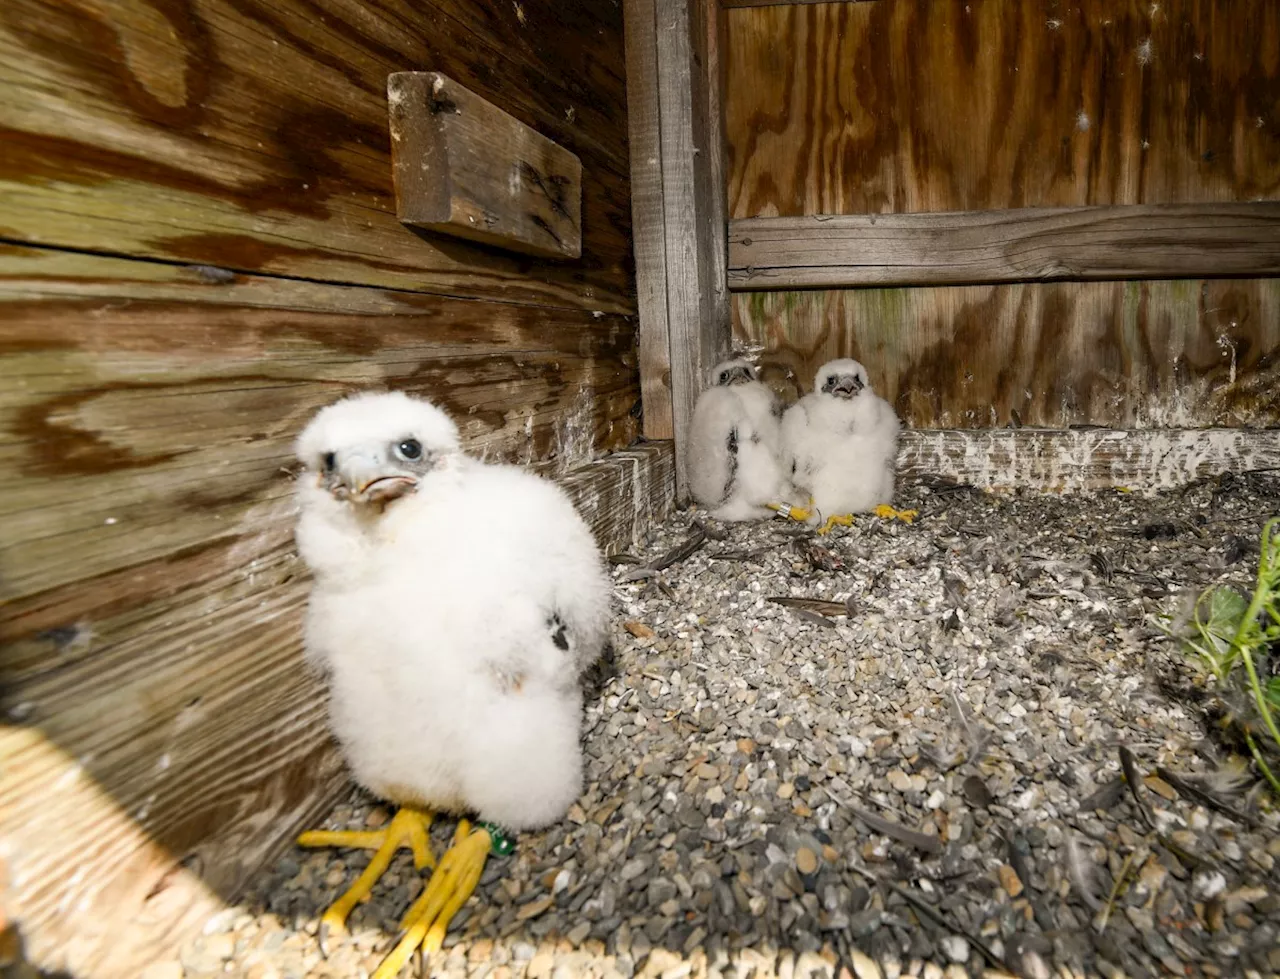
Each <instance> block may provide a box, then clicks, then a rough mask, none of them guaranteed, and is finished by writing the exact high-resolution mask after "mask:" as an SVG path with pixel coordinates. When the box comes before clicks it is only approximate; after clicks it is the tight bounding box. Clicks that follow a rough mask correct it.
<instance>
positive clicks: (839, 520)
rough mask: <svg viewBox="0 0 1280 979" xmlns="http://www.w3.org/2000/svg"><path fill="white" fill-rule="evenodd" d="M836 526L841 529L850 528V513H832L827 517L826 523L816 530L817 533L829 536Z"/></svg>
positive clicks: (851, 522) (851, 518)
mask: <svg viewBox="0 0 1280 979" xmlns="http://www.w3.org/2000/svg"><path fill="white" fill-rule="evenodd" d="M837 524H838V525H839V526H841V527H852V526H853V514H852V513H833V514H832V515H831V516H829V517H827V522H826V523H824V524H823V525H822V526H821V527H819V528H818V533H819V534H829V533H831V531H832V529H833V528H834V527H835V526H836V525H837Z"/></svg>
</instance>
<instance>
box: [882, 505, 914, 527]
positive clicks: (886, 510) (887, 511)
mask: <svg viewBox="0 0 1280 979" xmlns="http://www.w3.org/2000/svg"><path fill="white" fill-rule="evenodd" d="M871 512H872V513H874V514H875V515H876V516H877V517H880V518H882V519H884V520H901V521H902V522H903V523H911V522H912V521H913V520H915V518H916V517H918V516H920V511H919V510H895V509H894V508H893V507H891V506H889V504H887V503H881V504H880V505H879V506H878V507H876V508H875V509H874V510H872V511H871Z"/></svg>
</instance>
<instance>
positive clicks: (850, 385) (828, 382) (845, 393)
mask: <svg viewBox="0 0 1280 979" xmlns="http://www.w3.org/2000/svg"><path fill="white" fill-rule="evenodd" d="M859 366H861V365H859ZM866 386H867V382H866V381H865V380H864V379H863V377H862V376H861V375H860V374H859V373H858V371H857V370H851V371H832V372H831V373H829V374H828V375H827V376H826V377H825V378H823V381H822V388H821V390H822V392H823V393H824V394H830V395H833V396H834V397H837V398H843V399H844V400H846V401H848V400H849V399H850V398H853V397H857V396H858V395H859V394H861V393H862V389H863V388H865V387H866Z"/></svg>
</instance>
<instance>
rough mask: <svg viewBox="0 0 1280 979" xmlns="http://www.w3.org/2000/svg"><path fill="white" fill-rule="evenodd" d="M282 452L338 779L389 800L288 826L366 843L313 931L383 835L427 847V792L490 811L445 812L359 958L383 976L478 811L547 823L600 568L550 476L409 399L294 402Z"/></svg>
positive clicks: (572, 794)
mask: <svg viewBox="0 0 1280 979" xmlns="http://www.w3.org/2000/svg"><path fill="white" fill-rule="evenodd" d="M297 454H298V458H299V459H300V460H301V462H302V463H303V465H304V466H305V467H306V470H305V472H304V473H303V474H302V476H301V477H300V478H299V480H298V490H297V492H298V499H299V504H300V511H301V512H300V517H299V522H298V528H297V540H298V546H299V550H300V552H301V554H302V557H303V559H304V560H305V561H306V563H307V565H308V566H309V567H310V568H311V571H312V573H313V574H314V577H315V583H314V585H313V587H312V591H311V598H310V603H309V607H308V613H307V622H306V645H307V650H308V654H309V656H310V657H312V658H313V660H314V661H316V662H317V663H318V664H319V665H321V666H322V667H323V668H324V670H325V672H326V674H327V678H328V684H329V690H330V699H331V706H330V721H331V725H332V728H333V731H334V734H335V735H336V737H337V739H338V741H339V743H340V744H341V747H342V751H343V754H344V755H345V757H346V759H347V761H348V763H349V765H350V767H351V769H352V771H353V773H354V775H355V778H356V780H357V781H359V782H360V783H361V784H362V785H364V786H365V787H367V788H368V789H369V790H370V791H372V792H374V793H376V794H377V795H379V796H381V797H383V798H385V799H388V800H390V801H392V802H395V803H397V804H399V805H400V806H402V807H404V808H402V809H401V810H400V812H399V813H398V814H397V816H396V818H395V819H394V820H393V821H392V822H391V824H389V826H388V827H387V829H386V830H383V831H380V832H376V833H365V834H343V833H337V834H334V833H309V834H304V835H303V837H302V838H300V840H299V842H300V843H302V844H303V845H306V846H328V845H357V846H365V847H369V848H376V849H377V850H378V853H377V855H375V857H374V859H373V860H372V861H371V862H370V866H369V869H368V870H367V871H366V872H365V875H363V876H362V877H361V879H360V880H359V881H357V882H356V884H355V885H353V887H352V890H351V891H350V892H348V894H346V895H344V896H343V897H342V898H340V899H339V901H338V902H337V903H336V904H334V905H333V907H331V908H330V909H329V910H328V911H327V912H326V914H325V916H324V919H323V920H324V925H325V926H326V932H330V931H337V932H340V931H341V930H342V928H343V925H344V922H345V918H346V915H347V913H348V912H349V911H350V909H351V908H352V907H354V905H355V903H356V902H357V901H358V900H359V899H360V898H361V896H362V895H363V894H364V893H367V891H368V889H369V887H371V886H372V885H373V882H374V881H375V880H376V879H377V877H378V876H379V875H380V874H381V873H382V871H384V870H385V869H386V862H387V860H389V859H390V855H391V854H392V853H393V852H394V851H395V849H396V848H397V847H398V846H400V845H409V846H411V847H412V848H413V850H414V853H415V856H416V858H417V862H418V864H419V866H420V867H421V866H423V865H424V864H429V863H431V862H432V858H431V854H430V851H429V849H428V848H427V842H426V839H427V836H426V833H427V830H428V829H429V825H430V819H431V813H432V811H445V812H452V813H459V814H461V813H468V812H473V813H476V814H478V816H479V817H480V819H482V820H485V821H488V822H489V823H491V824H494V825H493V826H491V827H490V826H486V827H485V828H481V829H478V830H476V831H475V832H470V831H469V827H468V826H467V824H466V823H465V821H464V822H461V823H460V824H459V833H458V837H457V839H456V840H455V846H454V847H453V849H451V850H450V851H449V852H448V853H447V854H445V856H444V857H443V858H442V861H441V864H440V866H439V867H438V868H437V869H436V870H435V872H434V873H433V875H432V878H431V881H430V884H429V886H428V887H427V888H426V889H425V890H424V892H423V896H422V898H420V899H419V901H418V903H416V904H415V905H414V907H413V908H412V909H410V911H409V913H408V914H407V915H406V917H405V921H404V923H403V927H404V928H405V929H406V935H405V938H404V940H403V941H402V942H401V943H400V945H399V946H397V949H396V950H395V951H393V953H392V955H391V956H390V957H389V958H388V959H387V961H386V962H384V963H383V966H382V967H381V968H380V970H379V972H378V973H377V975H379V976H382V975H387V976H390V975H395V974H397V973H398V970H399V968H400V965H402V964H403V961H404V960H405V959H407V958H408V956H409V955H411V954H412V952H413V950H414V948H415V947H417V945H418V944H420V943H421V944H422V945H423V947H424V948H425V949H426V951H427V952H431V951H435V950H436V949H438V948H439V943H440V941H442V940H443V936H444V930H445V928H447V926H448V920H449V918H451V917H452V914H453V912H454V911H456V910H457V908H458V907H460V906H461V902H462V901H464V900H465V899H466V896H467V895H469V894H470V892H471V890H472V888H474V886H475V882H476V880H478V878H479V873H480V870H481V869H482V868H483V864H484V858H485V855H486V854H487V852H488V850H489V847H490V845H491V836H498V832H497V826H501V827H504V828H506V829H511V830H522V829H529V828H534V827H540V826H544V825H547V824H549V823H552V822H554V821H556V820H557V819H559V818H561V817H562V816H563V815H564V813H565V812H566V811H567V810H568V809H569V807H570V806H571V805H572V803H573V801H574V799H575V798H577V796H578V795H579V793H580V791H581V781H582V757H581V747H580V742H579V737H580V729H581V719H582V692H581V688H580V685H579V680H580V677H581V675H582V673H583V671H584V669H585V668H586V667H588V666H589V665H591V664H592V663H593V662H594V661H595V660H596V659H597V658H598V657H599V655H600V653H601V650H602V647H603V645H604V642H605V637H606V625H607V620H608V616H609V612H610V592H611V586H610V582H609V578H608V577H607V575H606V573H605V570H604V562H603V560H602V559H601V556H600V553H599V550H598V548H597V546H596V544H595V541H594V539H593V538H592V535H591V532H590V530H589V529H588V527H587V525H586V524H585V523H584V521H583V520H582V518H581V517H580V516H579V515H578V513H577V511H576V510H575V509H574V507H573V504H572V503H571V502H570V501H569V499H568V497H567V496H566V495H565V494H564V492H563V491H562V490H561V489H560V488H559V487H557V486H556V485H554V484H553V483H550V482H548V481H546V480H543V479H541V478H539V477H537V476H535V475H533V474H532V473H529V472H527V471H525V470H522V469H519V468H516V467H514V466H505V465H487V464H484V463H482V462H479V461H478V460H475V459H472V458H469V457H467V456H466V455H464V454H463V452H462V450H461V448H460V445H459V440H458V430H457V427H456V426H455V425H454V423H453V422H452V421H451V420H450V419H449V417H448V416H447V415H446V414H445V413H444V412H442V411H441V410H440V409H438V408H436V407H435V406H434V405H431V404H429V403H428V402H425V401H421V400H416V399H413V398H410V397H407V396H406V395H403V394H363V395H357V396H355V397H351V398H348V399H346V400H344V401H340V402H338V403H337V404H334V405H330V406H329V407H327V408H325V409H323V410H322V411H321V412H320V413H319V414H317V415H316V417H315V418H314V419H313V420H312V421H311V423H310V424H309V425H308V426H307V428H306V429H305V431H303V433H302V435H301V436H300V437H299V439H298V443H297ZM366 877H367V878H368V879H367V880H366ZM430 892H435V893H434V895H430ZM433 901H434V904H433Z"/></svg>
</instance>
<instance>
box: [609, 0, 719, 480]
mask: <svg viewBox="0 0 1280 979" xmlns="http://www.w3.org/2000/svg"><path fill="white" fill-rule="evenodd" d="M626 13H627V18H628V22H629V30H632V29H633V30H634V31H635V34H634V35H633V43H632V44H631V45H630V49H629V51H628V72H629V73H637V72H638V73H643V74H646V75H647V74H650V73H651V74H652V76H653V77H651V78H645V79H635V80H634V81H633V90H638V91H640V92H642V93H643V92H645V91H646V90H649V89H650V88H651V89H654V90H656V91H657V104H658V135H657V146H658V155H659V158H660V162H659V167H660V173H661V182H662V200H661V208H662V210H661V212H660V218H659V212H657V211H656V209H652V210H649V209H646V210H643V211H642V210H639V209H637V210H636V212H635V215H636V219H637V221H642V222H643V223H642V224H638V225H637V226H636V228H635V234H636V235H637V237H638V238H647V237H649V236H653V238H654V239H657V238H659V237H660V239H661V242H662V247H663V250H664V268H665V284H666V297H665V298H666V307H667V308H666V328H667V337H668V342H667V366H666V371H665V372H662V371H661V364H659V363H658V362H657V361H656V359H655V360H651V361H650V362H649V364H648V365H647V373H648V374H650V375H651V376H652V375H654V374H657V373H659V372H661V373H665V374H667V375H669V386H670V392H671V394H670V397H671V417H672V425H671V430H672V434H673V435H674V436H675V440H676V446H677V458H676V484H677V493H679V494H680V495H681V497H682V498H683V495H684V492H685V491H684V486H685V477H684V459H683V457H682V454H681V453H680V452H679V451H678V450H679V449H680V447H681V446H683V445H684V444H685V436H686V433H687V431H688V428H689V423H690V420H691V418H692V415H693V406H694V402H695V401H696V400H697V397H698V393H699V392H700V391H701V389H702V383H703V378H704V377H705V375H706V372H707V370H708V369H709V368H710V367H711V366H712V364H714V363H715V361H716V360H717V359H718V358H720V357H721V356H722V355H723V354H724V353H725V351H726V350H727V349H728V347H729V306H728V290H727V288H726V287H725V285H724V284H723V283H724V276H723V273H722V271H721V270H722V269H723V268H725V265H726V261H725V257H724V251H723V248H722V245H721V244H720V242H721V241H722V240H723V236H724V233H725V232H724V228H725V222H724V214H725V202H724V196H725V184H724V176H723V175H724V143H723V139H724V134H723V133H724V130H723V124H722V120H721V114H722V104H721V99H720V92H719V89H720V77H719V73H720V42H719V38H720V36H721V27H720V18H721V17H722V16H723V15H722V13H721V11H720V8H719V7H718V6H717V5H716V3H715V2H714V0H629V3H628V6H627V8H626ZM651 15H652V17H653V18H654V26H653V30H652V43H653V48H654V54H653V56H652V58H651V57H650V56H649V54H648V51H647V50H641V48H642V46H646V45H647V44H648V36H649V28H648V26H647V24H642V23H641V21H644V20H646V19H647V18H648V17H649V16H651ZM632 25H634V27H633V26H632ZM646 162H649V160H648V159H647V160H646ZM655 203H656V198H655V197H651V198H650V199H649V201H648V206H649V207H650V208H652V206H653V205H654V204H655ZM659 220H660V222H661V223H660V225H659ZM648 326H649V324H646V323H645V322H644V320H643V318H642V321H641V326H640V329H641V336H642V343H645V340H644V333H645V331H646V329H647V327H648ZM659 328H660V326H659ZM654 346H656V344H652V343H651V344H650V345H649V346H648V347H646V349H647V350H649V351H650V352H654V351H653V348H654Z"/></svg>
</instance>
